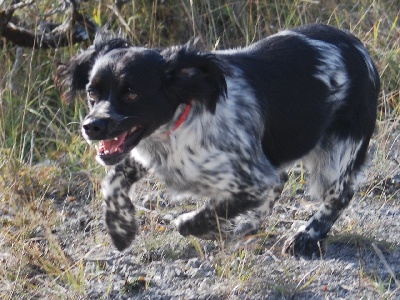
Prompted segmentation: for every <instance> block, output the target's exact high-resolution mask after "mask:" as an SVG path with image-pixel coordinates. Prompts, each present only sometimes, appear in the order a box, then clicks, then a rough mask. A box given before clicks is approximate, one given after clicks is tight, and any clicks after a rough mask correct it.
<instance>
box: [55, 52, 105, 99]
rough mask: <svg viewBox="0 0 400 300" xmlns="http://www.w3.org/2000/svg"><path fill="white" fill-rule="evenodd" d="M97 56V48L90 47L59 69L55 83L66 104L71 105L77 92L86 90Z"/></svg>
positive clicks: (61, 65)
mask: <svg viewBox="0 0 400 300" xmlns="http://www.w3.org/2000/svg"><path fill="white" fill-rule="evenodd" d="M97 55H98V53H97V52H96V50H95V47H94V46H90V47H89V48H88V49H86V50H85V51H84V52H82V53H80V54H78V55H77V56H75V57H74V58H72V59H71V61H70V62H69V63H67V64H60V65H59V66H58V67H57V71H56V76H55V78H54V81H55V84H56V87H57V88H58V90H59V91H60V92H61V98H62V99H63V100H64V101H65V102H67V103H71V102H72V101H73V100H74V99H75V94H76V92H77V91H79V90H83V89H85V87H86V84H87V83H88V81H89V73H90V70H91V69H92V67H93V64H94V61H95V59H96V57H97Z"/></svg>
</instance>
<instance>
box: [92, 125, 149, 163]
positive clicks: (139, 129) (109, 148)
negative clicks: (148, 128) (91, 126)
mask: <svg viewBox="0 0 400 300" xmlns="http://www.w3.org/2000/svg"><path fill="white" fill-rule="evenodd" d="M144 130H145V128H144V127H143V126H135V127H133V128H132V129H131V130H128V131H125V132H123V133H121V134H120V135H118V136H116V137H115V138H113V139H109V140H102V141H100V142H99V144H98V145H96V150H97V155H98V156H99V158H100V159H101V160H103V161H104V162H105V163H106V164H114V163H116V162H118V161H120V160H121V159H122V158H123V157H124V155H125V154H127V153H128V152H129V151H131V150H132V149H133V148H134V147H135V146H136V145H137V144H138V143H139V141H140V138H141V136H142V133H143V132H144Z"/></svg>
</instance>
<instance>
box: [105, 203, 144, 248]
mask: <svg viewBox="0 0 400 300" xmlns="http://www.w3.org/2000/svg"><path fill="white" fill-rule="evenodd" d="M131 213H134V208H133V205H132V211H131ZM106 225H107V231H108V233H109V234H110V236H111V239H112V241H113V244H114V245H115V247H116V248H117V249H118V250H119V251H122V250H125V249H126V248H128V247H129V245H130V244H131V243H132V241H133V240H134V238H135V235H136V232H137V229H138V226H137V223H136V220H135V217H134V216H133V215H126V214H121V211H112V210H110V209H107V210H106Z"/></svg>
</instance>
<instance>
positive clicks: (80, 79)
mask: <svg viewBox="0 0 400 300" xmlns="http://www.w3.org/2000/svg"><path fill="white" fill-rule="evenodd" d="M130 46H131V44H130V43H129V42H128V41H127V40H125V39H123V38H119V37H116V36H115V34H114V33H112V32H110V31H106V30H100V31H99V32H97V33H96V37H95V39H94V42H93V45H92V46H90V47H89V48H88V49H86V50H85V51H83V52H82V53H80V54H78V55H77V56H75V57H74V58H72V59H71V61H70V62H69V63H67V64H59V66H58V67H57V71H56V76H55V79H54V81H55V84H56V87H57V88H58V89H59V90H60V91H61V98H62V99H63V100H64V101H65V102H67V103H71V102H72V101H73V100H74V99H75V95H76V92H77V91H79V90H84V89H85V87H86V85H87V83H88V82H89V75H90V71H91V70H92V68H93V65H94V63H95V61H96V59H97V58H98V57H100V56H102V55H105V54H106V53H108V52H110V51H111V50H114V49H118V48H128V47H130Z"/></svg>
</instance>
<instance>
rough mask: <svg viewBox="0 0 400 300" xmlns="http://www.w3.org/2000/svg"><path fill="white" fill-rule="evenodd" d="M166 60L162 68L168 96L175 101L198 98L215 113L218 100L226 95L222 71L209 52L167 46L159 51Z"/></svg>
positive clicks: (218, 62) (186, 101)
mask: <svg viewBox="0 0 400 300" xmlns="http://www.w3.org/2000/svg"><path fill="white" fill-rule="evenodd" d="M161 55H162V56H163V57H164V59H165V60H166V68H165V70H164V72H165V75H166V78H167V83H166V87H165V88H166V89H167V93H168V95H171V96H172V97H175V99H174V100H175V101H176V100H177V101H179V102H180V103H182V102H184V103H188V102H189V101H191V100H194V101H200V102H202V103H204V104H205V105H206V107H207V108H208V109H209V110H210V111H211V112H212V113H214V112H215V109H216V106H217V102H218V99H220V98H221V97H225V96H226V81H225V75H226V73H227V71H226V70H224V68H223V67H222V64H221V62H220V61H219V59H218V58H217V57H216V56H215V55H213V54H210V53H207V54H203V53H199V52H197V51H191V50H190V49H188V47H186V46H184V47H181V48H169V49H167V50H164V51H163V52H161Z"/></svg>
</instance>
